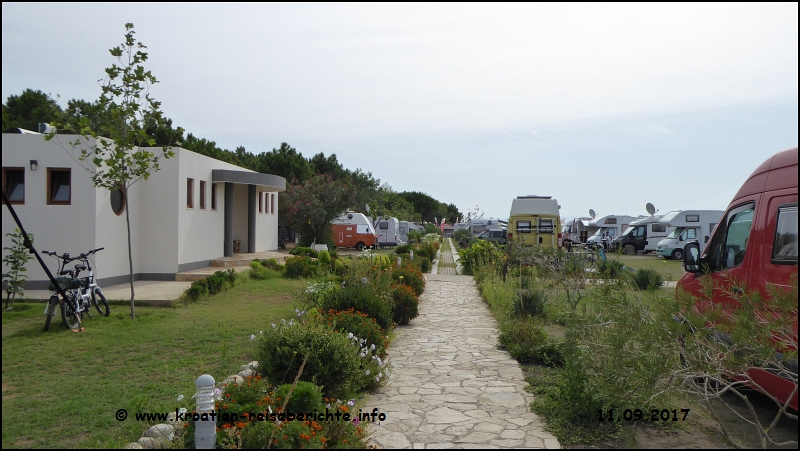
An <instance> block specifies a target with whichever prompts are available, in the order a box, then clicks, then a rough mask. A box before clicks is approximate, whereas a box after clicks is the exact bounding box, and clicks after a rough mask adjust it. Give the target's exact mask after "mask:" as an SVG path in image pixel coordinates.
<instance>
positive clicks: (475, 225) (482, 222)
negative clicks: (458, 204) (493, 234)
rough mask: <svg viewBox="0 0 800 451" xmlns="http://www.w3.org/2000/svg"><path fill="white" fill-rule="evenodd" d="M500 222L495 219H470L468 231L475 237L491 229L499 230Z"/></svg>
mask: <svg viewBox="0 0 800 451" xmlns="http://www.w3.org/2000/svg"><path fill="white" fill-rule="evenodd" d="M498 224H499V220H498V219H495V218H488V219H484V218H470V219H468V220H467V229H469V231H470V233H472V235H473V236H475V235H478V234H480V233H481V232H484V231H486V230H489V229H495V228H498Z"/></svg>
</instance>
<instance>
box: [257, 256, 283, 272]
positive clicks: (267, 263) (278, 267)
mask: <svg viewBox="0 0 800 451" xmlns="http://www.w3.org/2000/svg"><path fill="white" fill-rule="evenodd" d="M261 265H262V266H264V267H265V268H267V269H274V270H275V271H283V265H282V264H280V263H278V260H275V259H274V258H270V259H268V260H261Z"/></svg>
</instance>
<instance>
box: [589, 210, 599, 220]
mask: <svg viewBox="0 0 800 451" xmlns="http://www.w3.org/2000/svg"><path fill="white" fill-rule="evenodd" d="M596 215H597V213H595V212H594V209H593V208H590V209H589V216H591V217H592V219H594V217H595V216H596Z"/></svg>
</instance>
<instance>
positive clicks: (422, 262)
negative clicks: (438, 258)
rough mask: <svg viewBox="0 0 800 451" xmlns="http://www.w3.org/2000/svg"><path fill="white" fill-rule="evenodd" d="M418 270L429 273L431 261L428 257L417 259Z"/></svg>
mask: <svg viewBox="0 0 800 451" xmlns="http://www.w3.org/2000/svg"><path fill="white" fill-rule="evenodd" d="M419 270H420V271H422V272H424V273H429V272H431V261H430V259H429V258H428V257H420V259H419Z"/></svg>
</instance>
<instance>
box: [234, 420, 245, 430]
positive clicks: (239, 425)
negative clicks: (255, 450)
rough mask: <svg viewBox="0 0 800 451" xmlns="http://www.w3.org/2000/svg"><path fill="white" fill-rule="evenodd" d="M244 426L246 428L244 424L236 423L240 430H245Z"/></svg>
mask: <svg viewBox="0 0 800 451" xmlns="http://www.w3.org/2000/svg"><path fill="white" fill-rule="evenodd" d="M244 426H245V424H244V423H243V422H241V421H240V422H238V423H236V427H237V428H239V429H244Z"/></svg>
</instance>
